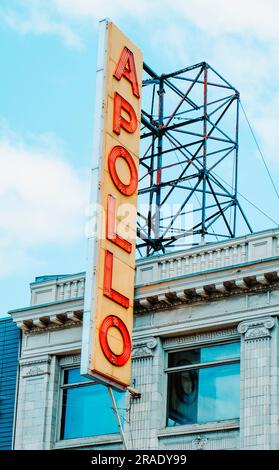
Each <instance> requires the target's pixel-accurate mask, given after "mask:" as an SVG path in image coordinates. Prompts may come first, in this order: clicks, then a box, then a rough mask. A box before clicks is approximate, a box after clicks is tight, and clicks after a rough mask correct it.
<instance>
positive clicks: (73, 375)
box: [64, 369, 90, 384]
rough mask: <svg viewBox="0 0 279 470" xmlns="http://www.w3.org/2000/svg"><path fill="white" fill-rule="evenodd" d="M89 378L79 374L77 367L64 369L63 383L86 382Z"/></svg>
mask: <svg viewBox="0 0 279 470" xmlns="http://www.w3.org/2000/svg"><path fill="white" fill-rule="evenodd" d="M89 380H90V379H88V378H87V377H84V376H82V375H80V372H79V369H66V370H65V371H64V384H75V383H80V382H88V381H89Z"/></svg>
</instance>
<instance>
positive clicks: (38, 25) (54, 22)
mask: <svg viewBox="0 0 279 470" xmlns="http://www.w3.org/2000/svg"><path fill="white" fill-rule="evenodd" d="M20 4H21V5H22V6H23V7H24V10H23V11H17V10H11V9H8V10H6V11H5V12H3V13H2V18H3V19H4V21H5V23H6V24H7V25H8V26H9V27H10V28H11V29H14V30H15V31H17V32H18V33H20V34H30V33H31V34H36V35H38V34H50V35H55V36H58V37H59V38H60V39H61V40H62V42H63V43H65V44H66V45H67V46H68V47H71V48H76V49H81V48H82V47H83V44H82V41H81V39H80V37H79V36H78V34H76V33H75V32H73V30H72V29H71V28H70V26H69V25H67V24H66V23H65V22H64V21H63V20H58V19H56V18H54V17H53V16H52V15H51V11H49V9H48V8H45V6H46V4H45V3H42V2H40V1H36V0H33V1H29V2H26V1H25V0H22V1H21V2H20Z"/></svg>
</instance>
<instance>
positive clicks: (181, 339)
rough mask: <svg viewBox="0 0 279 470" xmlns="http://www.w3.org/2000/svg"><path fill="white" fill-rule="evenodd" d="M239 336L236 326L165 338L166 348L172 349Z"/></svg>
mask: <svg viewBox="0 0 279 470" xmlns="http://www.w3.org/2000/svg"><path fill="white" fill-rule="evenodd" d="M238 337H239V333H238V331H237V329H236V328H231V329H227V330H217V331H210V332H206V333H197V334H195V335H189V336H178V337H176V338H166V339H165V340H164V349H172V348H176V347H177V348H178V347H181V346H188V345H190V344H193V343H207V342H211V341H220V340H225V339H231V338H238Z"/></svg>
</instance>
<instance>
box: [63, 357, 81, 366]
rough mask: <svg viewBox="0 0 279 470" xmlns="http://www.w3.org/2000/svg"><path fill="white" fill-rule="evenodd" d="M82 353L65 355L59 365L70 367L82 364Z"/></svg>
mask: <svg viewBox="0 0 279 470" xmlns="http://www.w3.org/2000/svg"><path fill="white" fill-rule="evenodd" d="M80 359H81V356H80V354H75V355H72V356H64V357H61V359H60V360H59V365H60V366H62V367H69V366H74V365H77V366H78V365H80Z"/></svg>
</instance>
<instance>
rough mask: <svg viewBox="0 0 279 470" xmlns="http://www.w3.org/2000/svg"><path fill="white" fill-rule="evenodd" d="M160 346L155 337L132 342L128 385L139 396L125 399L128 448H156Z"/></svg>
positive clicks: (159, 416) (158, 419) (160, 394)
mask: <svg viewBox="0 0 279 470" xmlns="http://www.w3.org/2000/svg"><path fill="white" fill-rule="evenodd" d="M161 361H162V351H161V345H160V344H159V342H158V340H157V339H155V338H149V339H146V340H143V341H141V342H136V343H135V344H134V348H133V367H132V372H133V376H132V386H134V387H135V388H136V389H137V390H139V391H140V393H141V397H140V398H132V397H130V398H129V405H128V413H127V422H126V423H125V435H126V439H127V442H128V448H129V449H156V448H158V438H157V430H158V428H160V425H161V423H160V421H161V419H162V384H161V380H160V374H161V375H162V370H163V366H162V364H161Z"/></svg>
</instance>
